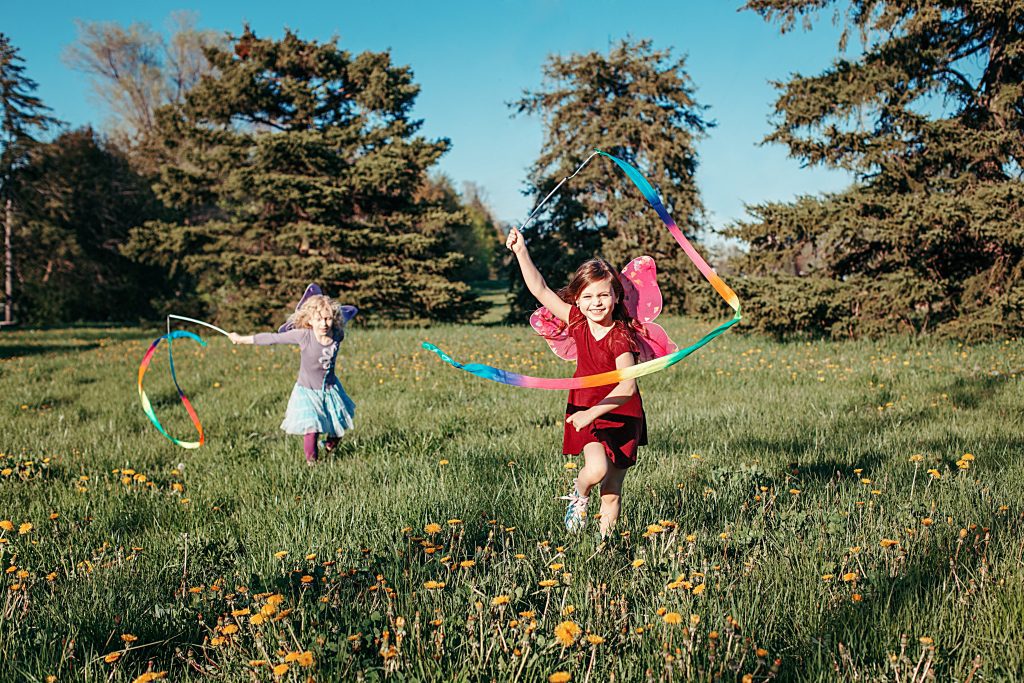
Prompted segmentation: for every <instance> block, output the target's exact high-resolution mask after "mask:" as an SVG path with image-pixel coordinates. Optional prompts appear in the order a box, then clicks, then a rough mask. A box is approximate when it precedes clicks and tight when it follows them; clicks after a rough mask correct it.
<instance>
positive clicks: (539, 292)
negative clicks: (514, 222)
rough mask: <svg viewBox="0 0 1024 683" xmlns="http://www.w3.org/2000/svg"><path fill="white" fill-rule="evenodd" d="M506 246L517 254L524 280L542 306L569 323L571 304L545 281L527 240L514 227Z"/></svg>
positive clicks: (509, 233)
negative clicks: (531, 255) (531, 256)
mask: <svg viewBox="0 0 1024 683" xmlns="http://www.w3.org/2000/svg"><path fill="white" fill-rule="evenodd" d="M505 246H506V247H508V249H509V251H511V252H512V253H513V254H515V256H516V260H517V261H518V262H519V270H521V271H522V273H523V281H524V282H525V283H526V288H527V289H529V290H530V294H533V296H534V298H536V299H537V301H539V302H540V304H541V306H543V307H544V308H546V309H548V310H549V311H551V312H552V313H553V314H554V315H555V317H557V318H558V319H559V320H561V321H562V322H564V323H568V322H569V311H570V309H571V306H570V304H567V303H565V302H564V301H562V299H561V297H559V296H558V295H557V294H555V292H554V291H552V289H551V288H550V287H548V284H547V283H546V282H544V276H543V275H541V274H540V271H539V270H537V266H535V265H533V259H531V258H530V252H529V251H528V250H527V249H526V242H525V241H523V236H522V234H521V233H520V232H519V231H518V230H516V229H515V228H514V227H512V228H509V231H508V238H507V239H506V240H505Z"/></svg>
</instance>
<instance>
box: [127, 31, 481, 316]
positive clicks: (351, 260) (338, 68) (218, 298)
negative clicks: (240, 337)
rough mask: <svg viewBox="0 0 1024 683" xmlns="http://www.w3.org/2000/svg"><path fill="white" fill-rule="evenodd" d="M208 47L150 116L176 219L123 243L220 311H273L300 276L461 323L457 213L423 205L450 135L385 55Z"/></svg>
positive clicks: (470, 304)
mask: <svg viewBox="0 0 1024 683" xmlns="http://www.w3.org/2000/svg"><path fill="white" fill-rule="evenodd" d="M232 43H233V51H230V52H229V51H226V50H221V49H218V48H209V49H208V50H207V52H206V54H207V58H208V59H209V61H210V63H211V65H212V66H213V69H214V72H213V73H212V74H211V75H209V76H206V77H204V78H203V79H202V80H201V81H200V82H199V84H197V85H196V86H195V87H194V88H193V89H192V90H191V91H190V92H189V93H188V95H187V96H186V100H185V104H184V105H183V106H181V107H173V106H167V107H164V108H162V109H160V110H158V112H157V126H158V129H159V131H160V140H161V143H162V145H163V153H164V155H165V159H164V163H163V164H162V165H161V170H160V178H159V181H158V182H157V184H156V191H157V193H158V194H159V196H160V197H161V198H162V199H163V200H164V201H165V202H166V203H167V204H168V205H169V206H171V207H173V208H174V209H176V210H178V211H180V212H182V214H183V215H184V216H185V217H184V218H183V219H182V220H177V221H154V222H150V223H147V224H146V225H145V226H144V227H142V228H139V229H136V230H134V231H133V233H132V239H131V242H130V243H129V245H128V247H127V250H126V253H127V254H129V255H132V256H133V257H135V258H138V259H141V260H145V261H146V262H148V263H155V264H160V265H163V266H165V267H168V268H170V269H171V271H172V272H185V273H187V274H189V275H190V276H191V277H193V278H194V279H195V282H196V287H197V291H198V292H199V294H200V296H201V297H202V299H203V301H204V303H205V305H206V306H207V307H208V308H209V311H210V313H212V314H213V315H214V316H215V317H216V318H217V319H218V320H221V321H223V322H225V323H228V324H238V323H242V322H246V323H255V322H259V323H269V322H271V321H273V320H278V319H279V318H280V317H281V315H282V313H283V311H284V310H285V309H286V307H287V305H288V303H289V302H293V301H294V300H295V298H296V296H297V295H298V294H299V293H301V292H302V289H303V287H305V285H306V283H307V282H311V281H316V282H319V283H320V284H321V285H322V286H323V287H324V289H325V291H327V292H329V293H332V294H335V295H338V296H340V297H341V298H342V299H343V300H346V301H349V302H351V303H354V304H357V305H358V306H360V309H361V311H362V312H363V314H365V315H366V316H369V317H375V318H384V319H391V320H409V321H422V320H466V319H470V318H472V317H474V316H475V315H477V314H478V313H479V312H480V311H481V309H482V308H483V306H482V304H480V303H478V302H477V301H476V300H475V299H474V298H473V297H472V296H471V295H470V292H469V289H468V287H467V286H466V285H465V284H463V283H460V282H455V281H453V280H452V277H453V274H454V273H455V272H456V271H457V269H458V268H459V266H460V264H461V262H462V257H461V256H460V255H459V254H457V253H455V252H453V251H452V250H451V248H450V246H449V245H448V244H446V242H445V240H444V235H445V231H446V229H447V226H448V225H450V224H451V223H452V222H453V221H457V217H455V216H453V213H452V212H451V211H450V210H448V209H446V208H445V207H444V206H443V204H442V203H438V202H430V201H423V200H417V193H418V191H419V190H420V188H421V187H422V186H423V184H424V183H425V182H426V181H427V177H428V176H427V173H428V171H429V169H430V167H431V166H432V165H433V164H434V163H435V162H436V161H437V159H438V158H439V157H440V156H441V155H442V154H443V153H444V152H445V151H446V150H447V149H448V144H449V143H448V141H447V140H444V139H442V140H436V141H429V140H425V139H424V138H422V137H419V136H417V135H416V132H417V129H418V128H419V125H420V122H418V121H414V120H412V119H411V118H410V116H409V113H410V110H411V108H412V105H413V101H414V99H415V97H416V94H417V93H418V90H419V88H418V86H417V85H416V84H415V83H414V82H413V79H412V72H411V70H410V69H409V68H408V67H403V66H396V65H394V64H392V63H391V58H390V56H389V55H388V54H387V53H373V52H364V53H361V54H359V55H355V56H353V55H351V54H350V53H349V52H347V51H345V50H342V49H340V48H339V47H338V46H337V44H336V41H330V42H327V43H319V42H315V41H305V40H301V39H300V38H299V37H298V36H297V35H296V34H295V33H292V32H290V31H288V32H286V33H285V35H284V37H283V38H281V39H280V40H269V39H265V38H259V37H257V36H256V35H255V34H254V33H253V32H252V31H251V30H250V29H249V28H248V27H246V29H245V31H244V32H243V33H242V35H240V36H238V37H237V38H234V39H233V40H232Z"/></svg>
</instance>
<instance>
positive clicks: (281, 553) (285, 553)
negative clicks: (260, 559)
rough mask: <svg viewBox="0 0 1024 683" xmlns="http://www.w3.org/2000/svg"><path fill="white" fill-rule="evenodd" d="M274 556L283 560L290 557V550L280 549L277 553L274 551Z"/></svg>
mask: <svg viewBox="0 0 1024 683" xmlns="http://www.w3.org/2000/svg"><path fill="white" fill-rule="evenodd" d="M274 557H276V558H277V559H279V560H283V559H284V558H286V557H288V551H287V550H278V551H277V552H276V553H274Z"/></svg>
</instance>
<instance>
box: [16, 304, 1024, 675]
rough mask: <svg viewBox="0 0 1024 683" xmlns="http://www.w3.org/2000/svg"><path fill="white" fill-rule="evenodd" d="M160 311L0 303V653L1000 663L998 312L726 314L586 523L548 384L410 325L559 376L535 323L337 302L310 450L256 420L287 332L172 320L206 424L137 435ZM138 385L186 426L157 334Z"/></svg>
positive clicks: (1007, 535) (285, 377)
mask: <svg viewBox="0 0 1024 683" xmlns="http://www.w3.org/2000/svg"><path fill="white" fill-rule="evenodd" d="M665 326H666V327H667V328H668V329H669V331H670V333H672V335H673V336H674V338H675V339H676V340H677V341H680V342H687V341H690V340H694V339H696V338H697V337H699V336H700V334H701V333H702V331H703V330H706V329H708V328H709V327H710V325H708V324H707V323H697V322H694V321H688V320H684V319H679V318H675V319H669V320H668V321H667V322H666V324H665ZM740 332H742V329H740ZM158 334H159V332H158V330H157V329H156V328H153V329H95V328H92V329H89V328H75V329H55V330H40V331H11V330H7V331H3V332H0V358H2V359H3V360H2V361H0V405H2V409H0V452H2V454H3V455H2V456H0V461H2V462H0V468H2V476H0V519H2V520H3V521H2V523H0V527H2V530H0V535H2V538H0V541H2V543H0V556H2V560H3V566H4V568H5V570H6V573H5V574H4V575H3V586H2V593H3V595H2V598H0V609H2V612H0V679H2V680H38V681H43V680H47V679H48V678H49V677H51V676H52V677H55V679H56V680H96V681H99V680H115V681H121V680H129V681H130V680H137V679H138V678H137V677H140V676H141V677H142V678H141V679H138V680H150V679H152V678H154V677H156V676H159V675H160V674H161V673H162V672H166V675H167V677H168V678H169V679H173V680H179V681H187V680H199V679H203V678H212V679H214V680H218V679H219V680H231V681H236V680H274V679H277V680H287V681H304V680H307V679H308V678H310V677H312V678H314V679H315V680H346V681H347V680H364V679H365V680H379V679H393V680H438V679H443V680H492V679H494V680H501V681H507V680H523V681H528V680H542V681H546V680H549V677H551V680H556V681H557V680H567V678H566V676H571V680H572V681H587V680H592V681H606V680H612V679H614V680H616V681H637V680H670V679H677V680H683V679H693V680H723V681H734V680H735V681H740V680H753V681H763V680H768V679H770V678H775V679H777V680H801V681H833V680H859V681H865V680H896V681H922V680H931V679H932V678H934V679H935V680H942V681H948V680H957V681H964V680H968V679H970V680H974V681H981V680H985V681H997V680H1014V679H1015V678H1016V677H1017V675H1018V674H1019V673H1020V672H1021V671H1022V670H1024V647H1022V646H1021V638H1020V625H1021V623H1024V559H1022V553H1024V517H1022V513H1024V503H1022V501H1024V461H1022V457H1021V456H1022V451H1024V448H1022V446H1024V439H1022V424H1021V411H1022V408H1024V395H1022V390H1021V380H1020V378H1021V375H1020V374H1019V370H1020V369H1021V368H1024V352H1022V350H1021V346H1020V344H1019V343H1018V342H1012V343H1009V342H1008V343H999V344H991V345H986V346H977V347H966V346H960V345H958V344H956V343H948V342H939V341H917V342H915V341H913V340H904V339H900V340H889V341H885V342H880V343H872V342H851V343H829V342H817V343H790V344H779V343H775V342H772V341H769V340H765V339H762V338H757V337H752V336H744V335H743V334H741V333H733V332H730V333H729V334H728V335H725V336H723V337H722V338H721V339H719V340H717V341H715V342H713V343H712V344H711V345H710V346H708V347H706V348H705V349H703V350H702V351H700V352H698V353H697V354H695V355H694V356H692V357H691V358H689V359H688V360H687V361H685V362H684V363H682V364H680V365H679V366H677V367H675V368H673V369H671V370H669V371H666V372H663V373H660V374H657V375H654V376H652V377H649V378H645V379H643V380H641V390H642V393H643V397H644V403H645V405H646V409H647V413H648V422H649V427H650V437H651V443H650V446H649V447H647V448H646V449H643V451H642V452H641V461H640V464H639V465H638V466H637V467H636V468H635V469H634V470H633V471H632V473H631V474H630V475H629V476H628V477H627V479H626V487H625V495H624V510H623V518H622V520H621V523H620V526H619V528H618V534H617V535H616V537H615V538H614V539H613V540H612V541H611V542H610V543H608V544H606V545H605V546H603V547H602V546H600V545H599V543H598V540H597V539H596V538H595V537H594V534H593V529H594V523H593V522H591V524H590V526H589V527H588V533H585V534H582V535H578V536H572V535H568V534H567V533H566V532H565V531H564V529H562V528H561V518H562V514H563V508H562V505H561V504H560V501H557V500H555V497H556V496H558V495H562V494H564V493H565V492H566V491H567V489H568V484H569V481H570V479H571V478H572V476H573V469H572V468H573V467H574V466H575V463H573V462H572V460H571V459H569V458H566V457H563V456H561V455H560V446H561V421H562V410H563V407H564V402H565V396H564V394H560V393H546V392H539V391H531V390H524V389H516V388H511V387H506V386H499V385H496V384H491V383H487V382H484V381H482V380H479V379H477V378H475V377H472V376H469V375H467V374H464V373H459V372H457V371H456V370H454V369H452V368H450V367H447V366H444V365H442V364H441V363H440V362H438V361H437V360H436V359H435V358H434V357H433V356H430V355H428V354H427V353H426V352H424V351H422V350H420V349H419V342H420V341H422V340H424V339H426V340H430V341H432V342H435V343H437V344H438V345H439V346H441V348H443V349H445V350H447V351H449V352H450V353H452V354H453V355H454V356H455V357H456V358H460V359H474V360H483V361H484V362H488V363H491V364H494V365H498V366H500V367H505V368H509V369H514V370H517V371H520V372H527V373H531V374H540V375H546V376H557V375H569V374H571V367H570V366H569V365H567V364H564V363H562V362H561V361H558V360H557V359H556V358H555V357H554V356H553V355H551V354H550V352H549V351H548V350H547V349H546V347H545V346H544V345H543V343H542V342H541V341H540V340H539V339H537V338H536V337H533V336H532V335H531V334H530V333H529V331H528V329H527V328H522V327H520V328H507V327H495V326H462V327H434V328H431V329H427V330H399V331H389V330H362V329H356V330H354V331H352V332H351V334H350V337H349V338H348V339H347V340H346V341H345V343H344V345H343V347H342V354H341V357H340V361H339V369H338V374H339V376H340V377H341V378H342V381H343V382H344V384H345V386H346V388H347V390H348V392H349V394H350V395H351V396H352V397H353V398H354V400H355V401H356V403H357V405H358V408H357V415H356V421H357V426H356V429H355V430H354V431H353V432H351V433H350V434H349V435H347V436H346V437H345V439H344V440H343V441H342V443H341V444H340V445H339V447H338V449H337V452H336V453H334V454H332V455H331V456H330V457H327V458H325V459H324V460H323V461H322V463H321V464H320V465H318V466H317V467H315V468H308V467H306V466H305V464H304V463H303V458H302V452H301V443H300V440H299V439H298V438H297V437H288V436H286V435H284V434H282V433H281V432H280V431H279V429H278V424H279V423H280V420H281V418H282V416H283V412H284V408H285V404H286V402H287V397H288V392H289V390H290V388H291V385H292V383H293V381H294V376H295V371H296V364H297V356H296V354H295V353H294V351H293V350H292V349H291V348H287V347H277V348H254V347H232V346H231V345H230V344H229V343H228V342H227V340H225V339H223V338H221V337H217V336H214V337H212V338H209V347H208V348H206V349H200V348H199V347H198V346H197V345H196V344H194V343H192V342H189V341H187V340H186V341H181V342H178V343H177V345H176V347H175V348H176V353H175V360H176V365H177V368H178V372H179V378H180V379H181V380H182V385H183V387H184V388H185V390H186V392H187V393H188V394H189V396H190V398H191V399H192V401H193V403H194V405H195V406H196V408H197V410H198V412H199V414H200V416H201V418H202V420H203V424H204V427H205V429H206V433H207V439H208V441H207V445H205V446H204V447H203V448H201V449H199V450H194V451H186V450H183V449H180V448H177V447H175V446H174V445H172V444H171V443H169V442H168V441H166V440H165V439H164V438H163V437H161V436H160V434H159V433H158V432H157V431H156V430H155V429H154V428H153V427H152V426H151V425H150V424H149V422H148V421H147V420H146V418H145V416H144V415H143V413H142V410H141V408H140V405H139V400H138V395H137V392H136V389H135V376H136V372H137V368H138V364H139V361H140V360H141V358H142V355H143V353H144V352H145V350H146V348H147V346H148V344H149V343H150V341H152V339H154V338H155V337H156V336H158ZM204 337H206V335H205V333H204ZM146 388H147V392H148V394H149V396H150V398H151V399H152V400H153V404H154V407H155V409H156V411H157V413H158V414H159V415H160V416H161V419H162V420H163V421H164V424H165V425H166V426H167V427H168V429H169V431H171V433H173V434H176V435H179V436H181V437H183V438H189V439H191V438H193V435H194V432H193V430H192V426H191V423H190V422H189V421H188V418H187V416H186V415H185V412H184V410H183V409H182V407H181V405H180V403H179V402H178V399H177V397H176V394H175V393H174V389H173V386H172V385H171V383H170V377H169V373H168V371H167V358H166V355H165V354H163V353H158V354H157V356H156V357H155V359H154V361H153V365H152V367H151V369H150V371H149V373H148V375H147V385H146ZM147 674H148V676H147Z"/></svg>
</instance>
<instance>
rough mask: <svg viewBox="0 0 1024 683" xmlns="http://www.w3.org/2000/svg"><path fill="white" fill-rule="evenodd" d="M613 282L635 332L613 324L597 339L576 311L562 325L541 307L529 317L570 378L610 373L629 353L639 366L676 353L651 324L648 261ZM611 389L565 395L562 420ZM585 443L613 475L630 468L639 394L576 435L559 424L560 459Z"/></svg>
mask: <svg viewBox="0 0 1024 683" xmlns="http://www.w3.org/2000/svg"><path fill="white" fill-rule="evenodd" d="M619 281H620V282H621V283H622V289H623V294H624V298H623V302H622V303H623V305H624V307H625V308H626V311H627V313H628V314H629V316H630V317H631V318H633V319H634V320H635V321H636V322H637V323H638V326H639V330H635V329H633V328H632V327H631V326H629V325H627V323H625V322H623V321H621V320H616V321H614V324H613V325H612V328H611V329H610V330H608V332H607V333H606V334H605V335H604V336H603V337H601V338H600V339H597V338H596V337H595V336H594V334H593V332H591V331H590V325H589V324H588V323H587V319H586V317H585V316H584V315H583V313H581V312H580V309H579V308H578V307H577V306H570V307H569V322H568V324H566V323H564V322H562V321H561V320H559V319H558V318H557V317H556V316H555V315H554V314H553V313H551V312H550V311H549V310H548V309H546V308H543V307H541V308H539V309H537V311H535V312H534V314H533V315H532V316H531V317H530V324H531V325H532V326H533V328H534V330H536V331H537V333H538V334H540V335H541V336H543V337H544V339H545V340H546V341H547V343H548V345H549V346H550V347H551V350H552V351H554V353H555V355H557V356H558V357H559V358H563V359H565V360H575V361H576V372H575V373H574V374H573V377H588V376H590V375H597V374H601V373H605V372H611V371H613V370H615V369H616V367H615V359H616V358H618V357H619V356H621V355H622V354H623V353H632V354H633V358H634V360H636V361H638V362H640V361H646V360H650V359H652V358H660V357H662V356H665V355H667V354H669V353H671V352H673V351H675V350H676V348H677V347H676V345H675V343H674V342H673V341H672V340H671V339H669V337H668V335H667V334H666V333H665V330H664V329H662V327H661V326H660V325H658V324H657V323H655V322H653V321H654V319H655V318H656V317H657V316H658V314H659V313H660V312H661V307H662V298H661V290H660V289H659V288H658V284H657V269H656V267H655V264H654V259H652V258H651V257H649V256H641V257H638V258H635V259H633V260H632V261H631V262H630V263H629V264H628V265H627V266H626V267H625V268H624V269H623V271H622V273H621V274H620V275H619ZM614 388H615V385H614V384H612V385H608V384H605V385H601V386H594V387H585V388H579V389H570V390H569V399H568V402H567V404H566V408H565V412H566V417H568V416H569V415H572V414H573V413H576V412H579V411H581V410H586V409H587V408H591V407H593V406H595V405H597V404H598V403H600V402H601V401H602V400H604V398H605V397H606V396H607V395H608V394H609V393H611V391H612V389H614ZM588 443H600V444H601V445H602V446H604V450H605V454H606V455H607V456H608V459H609V460H610V461H611V463H612V465H614V466H615V467H617V468H619V469H627V468H629V467H632V466H633V465H635V464H636V458H637V449H638V448H639V447H640V446H646V445H647V418H646V416H645V415H644V407H643V400H642V399H641V398H640V391H639V389H638V390H637V392H636V393H635V394H633V395H632V396H631V397H630V398H629V400H628V401H626V403H624V404H623V405H621V406H616V407H615V408H614V409H613V410H611V411H610V412H608V413H605V414H604V415H602V416H601V417H598V418H597V419H595V420H594V421H593V422H592V423H590V424H589V425H587V426H586V427H583V428H582V429H580V430H578V431H577V429H576V427H575V426H573V425H572V424H569V423H566V424H565V426H564V431H563V435H562V453H563V455H578V454H579V453H581V452H582V451H583V447H584V446H586V445H587V444H588Z"/></svg>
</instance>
